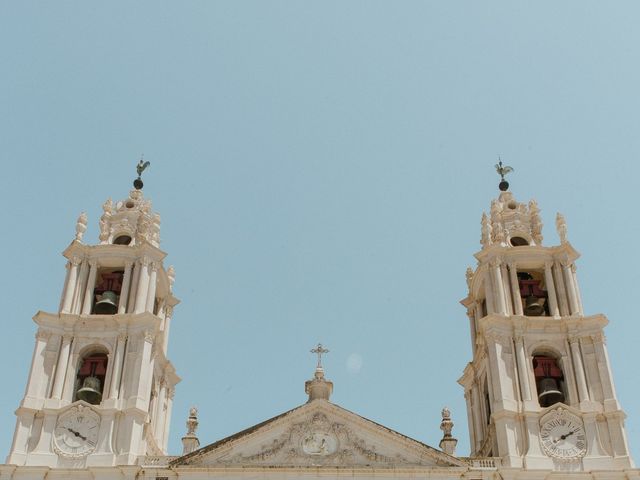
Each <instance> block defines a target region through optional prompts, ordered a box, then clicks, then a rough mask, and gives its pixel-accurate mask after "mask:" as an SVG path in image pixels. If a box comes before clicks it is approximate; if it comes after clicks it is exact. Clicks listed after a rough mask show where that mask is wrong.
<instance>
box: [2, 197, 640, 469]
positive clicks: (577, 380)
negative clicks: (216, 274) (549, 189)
mask: <svg viewBox="0 0 640 480" xmlns="http://www.w3.org/2000/svg"><path fill="white" fill-rule="evenodd" d="M103 209H104V214H103V216H102V218H101V220H100V243H99V244H98V245H93V246H90V245H85V244H83V243H82V238H83V235H84V232H85V230H86V225H87V218H86V215H84V214H82V215H81V216H80V217H79V218H78V222H77V225H76V236H75V240H74V241H73V242H72V243H71V245H70V246H69V247H68V248H67V249H66V250H65V252H64V255H65V257H66V258H67V259H68V260H69V263H68V271H67V275H66V279H65V283H64V289H63V294H62V298H61V302H60V309H59V312H58V313H55V314H53V313H45V312H38V313H37V314H36V315H35V317H34V321H35V322H36V324H37V325H38V330H37V333H36V342H35V349H34V354H33V360H32V365H31V372H30V374H29V378H28V380H27V388H26V392H25V396H24V399H23V400H22V402H21V404H20V406H19V408H18V410H17V411H16V415H17V424H16V430H15V433H14V441H13V445H12V448H11V452H10V453H9V456H8V458H7V463H6V464H5V465H0V480H4V479H45V478H46V479H150V480H164V479H177V478H184V479H194V480H195V479H214V478H218V479H220V480H223V479H224V480H227V479H230V478H238V479H246V480H248V479H255V478H261V479H264V480H270V479H273V480H281V479H289V478H320V477H322V478H325V479H339V478H347V477H348V478H358V479H362V480H369V479H371V480H373V479H378V480H380V479H404V478H406V479H415V478H433V479H465V480H466V479H468V480H485V479H486V480H489V479H491V480H494V479H499V478H505V479H511V478H513V479H523V480H525V479H527V480H534V479H543V478H544V479H563V480H564V479H568V478H572V479H575V480H584V479H586V478H593V479H594V480H597V479H599V478H602V479H605V478H606V479H607V480H617V479H620V480H622V479H635V478H639V477H640V471H639V470H636V469H635V468H634V465H633V463H632V460H631V458H630V456H629V449H628V446H627V439H626V433H625V428H624V418H625V415H624V412H623V411H622V409H621V407H620V405H619V403H618V400H617V398H616V393H615V388H614V385H613V379H612V375H611V369H610V366H609V359H608V355H607V350H606V342H605V337H604V333H603V329H604V327H605V326H606V324H607V319H606V317H605V316H604V315H601V314H597V315H585V313H584V312H583V308H582V301H581V297H580V289H579V286H578V282H577V276H576V269H575V261H576V259H577V258H578V253H577V252H576V250H575V249H574V248H573V247H572V246H571V244H570V243H569V241H568V240H567V228H566V223H565V221H564V218H563V217H562V216H561V215H558V219H557V222H556V224H557V228H558V232H559V235H560V239H561V244H560V245H557V246H551V247H546V246H543V245H542V240H543V238H542V222H541V221H540V216H539V210H538V207H537V204H536V203H535V202H533V201H532V202H529V203H528V204H523V203H519V202H517V201H516V200H515V198H514V197H513V195H512V194H511V193H510V192H507V191H503V192H502V193H501V194H500V196H499V198H498V199H497V200H494V201H493V203H492V205H491V212H490V215H489V216H487V215H483V218H482V233H481V244H482V249H481V251H480V252H478V253H477V254H476V259H477V266H476V268H475V269H468V270H467V283H468V286H469V293H468V296H467V297H466V298H465V299H464V300H463V301H462V304H463V305H464V306H465V307H466V308H467V313H468V316H469V321H470V327H471V340H472V345H473V358H472V360H471V362H470V363H469V364H468V366H467V367H466V368H465V371H464V373H463V375H462V377H461V378H460V383H461V385H462V386H463V388H464V394H465V398H466V401H467V407H468V409H467V414H468V422H469V432H470V437H471V456H470V457H458V456H455V449H456V443H457V440H456V439H455V438H454V436H453V434H452V429H453V421H452V419H451V415H450V412H449V411H448V409H446V408H445V409H444V410H443V412H442V423H441V425H440V428H441V429H442V431H443V438H442V440H441V442H440V449H436V448H433V447H430V446H428V445H425V444H423V443H421V442H419V441H416V440H413V439H411V438H409V437H406V436H404V435H402V434H400V433H398V432H395V431H393V430H390V429H388V428H385V427H383V426H382V425H379V424H377V423H375V422H372V421H370V420H367V419H365V418H363V417H360V416H359V415H357V414H355V413H352V412H349V411H347V410H345V409H343V408H341V407H339V406H337V405H335V404H333V403H332V402H331V401H330V396H331V393H332V389H333V384H332V383H331V382H330V381H329V380H327V379H326V378H325V373H324V369H323V368H322V365H321V356H322V353H324V352H326V351H327V350H326V349H323V348H322V346H321V345H318V347H317V348H316V349H314V350H312V351H313V352H314V353H317V354H318V365H317V368H316V370H315V373H314V375H313V377H312V378H311V379H310V380H308V381H307V382H306V383H305V391H306V393H307V394H308V395H309V401H308V402H307V403H306V404H304V405H301V406H299V407H296V408H294V409H292V410H290V411H288V412H285V413H283V414H281V415H278V416H277V417H274V418H272V419H270V420H267V421H265V422H263V423H261V424H259V425H256V426H254V427H251V428H249V429H247V430H244V431H242V432H239V433H237V434H235V435H232V436H231V437H228V438H225V439H222V440H219V441H217V442H215V443H212V444H209V445H206V446H204V447H202V448H200V440H199V439H198V437H197V433H196V430H197V427H198V419H197V410H196V409H195V408H193V409H192V410H191V412H190V413H189V417H188V420H187V433H186V435H185V436H184V437H182V442H183V448H184V451H183V454H182V455H181V456H173V457H172V456H167V452H166V448H167V442H168V438H169V437H168V435H169V432H168V425H169V419H170V416H171V406H172V400H173V395H174V392H175V385H176V384H177V382H178V381H179V378H178V376H177V375H176V373H175V370H174V368H173V366H172V364H171V363H170V362H169V360H168V359H167V358H166V351H167V342H168V336H169V327H170V322H171V317H172V313H173V308H174V307H175V306H176V305H177V303H178V300H177V299H176V298H175V297H174V296H173V294H172V285H173V282H174V277H175V275H174V272H173V269H172V268H171V267H169V268H168V269H166V270H165V268H164V265H163V261H164V258H165V253H164V252H162V251H161V250H160V249H159V242H160V236H159V233H160V230H159V225H160V217H159V216H158V215H157V214H154V213H152V211H151V204H150V202H148V201H147V200H145V199H144V198H143V196H142V192H141V191H140V190H134V191H132V192H131V194H130V196H129V198H127V199H126V200H124V201H122V202H118V203H117V204H116V205H115V206H114V205H113V203H112V202H111V201H107V202H106V203H105V205H104V207H103ZM95 379H97V380H98V382H99V383H98V385H99V387H95V381H96V380H95Z"/></svg>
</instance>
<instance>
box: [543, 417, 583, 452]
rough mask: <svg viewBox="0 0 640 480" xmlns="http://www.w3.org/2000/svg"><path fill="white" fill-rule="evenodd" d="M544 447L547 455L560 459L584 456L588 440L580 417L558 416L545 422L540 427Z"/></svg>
mask: <svg viewBox="0 0 640 480" xmlns="http://www.w3.org/2000/svg"><path fill="white" fill-rule="evenodd" d="M540 439H541V440H542V448H543V449H544V451H545V452H546V453H547V455H549V456H552V457H556V458H559V459H567V460H569V459H574V458H579V457H582V456H584V454H585V453H586V451H587V440H586V436H585V432H584V426H583V425H582V422H580V421H579V420H578V419H574V418H570V417H569V416H564V415H562V416H557V417H556V418H552V419H551V420H547V421H546V422H543V423H542V425H541V429H540Z"/></svg>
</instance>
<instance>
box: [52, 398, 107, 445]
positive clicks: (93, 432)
mask: <svg viewBox="0 0 640 480" xmlns="http://www.w3.org/2000/svg"><path fill="white" fill-rule="evenodd" d="M99 426H100V417H99V416H98V415H97V414H96V413H94V412H93V411H91V410H90V409H88V408H86V407H85V408H83V409H82V410H80V409H78V408H73V409H71V410H69V411H68V412H66V413H64V414H63V415H61V416H60V418H58V423H57V425H56V428H55V430H54V438H55V443H56V446H57V447H58V449H59V450H60V452H61V453H63V454H66V455H70V456H78V457H80V456H84V455H87V454H89V453H91V452H92V451H93V450H95V448H96V443H97V441H98V430H99Z"/></svg>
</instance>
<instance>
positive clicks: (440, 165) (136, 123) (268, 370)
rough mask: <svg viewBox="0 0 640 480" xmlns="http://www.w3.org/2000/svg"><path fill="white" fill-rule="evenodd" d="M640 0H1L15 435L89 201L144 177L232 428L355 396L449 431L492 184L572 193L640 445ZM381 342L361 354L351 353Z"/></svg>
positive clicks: (7, 312)
mask: <svg viewBox="0 0 640 480" xmlns="http://www.w3.org/2000/svg"><path fill="white" fill-rule="evenodd" d="M638 14H640V6H639V5H638V4H637V2H606V3H605V2H589V1H573V2H572V1H567V2H512V1H505V2H471V1H469V2H459V1H447V2H426V1H421V2H417V1H403V2H390V1H389V2H380V1H373V0H367V1H350V2H344V1H324V2H299V1H269V2H266V1H229V2H204V1H203V2H195V1H192V2H146V1H141V2H135V3H131V2H108V3H98V2H75V1H69V2H56V3H51V2H30V1H22V2H2V3H0V45H2V47H0V61H1V64H2V66H3V75H1V76H0V107H1V111H2V112H3V115H1V116H0V132H1V133H0V162H1V166H2V175H0V200H1V201H2V205H3V207H4V208H3V213H2V217H1V218H2V222H3V225H4V228H3V232H4V235H2V236H0V251H2V252H4V255H3V262H4V275H3V278H4V281H3V282H2V298H3V305H4V309H3V313H4V314H3V319H2V322H3V328H4V331H5V332H6V333H5V335H3V336H2V340H1V341H2V347H3V348H2V349H0V361H2V363H3V364H4V365H5V368H4V369H3V374H4V385H5V388H3V389H2V392H0V431H2V432H4V435H1V436H0V452H8V450H9V447H10V442H11V432H12V431H13V426H14V416H13V411H14V410H15V408H16V407H17V406H18V404H19V401H20V399H21V397H22V394H23V389H24V385H25V382H26V377H27V373H28V368H29V363H30V361H31V352H32V348H33V335H34V333H35V328H34V324H33V323H32V322H31V320H30V318H31V317H32V316H33V315H34V314H35V312H36V311H37V310H39V309H42V310H47V311H54V310H55V309H56V308H57V306H58V301H59V296H60V292H61V288H62V282H63V279H64V261H63V258H62V257H61V256H60V252H61V251H62V250H63V249H64V248H65V247H66V246H67V244H68V243H69V242H70V241H71V240H72V238H73V233H74V225H75V220H76V218H77V216H78V214H79V213H80V212H81V211H87V213H88V215H89V231H88V232H87V234H86V236H85V240H86V241H95V240H96V238H97V222H98V217H99V214H100V206H101V205H102V203H103V202H104V201H105V200H106V198H108V197H112V198H114V199H121V198H124V197H126V195H127V192H128V190H129V188H130V185H131V181H132V180H133V177H134V175H133V173H134V166H135V164H136V162H137V160H138V159H139V157H140V154H141V153H143V152H144V155H145V159H148V160H150V161H151V167H150V169H149V170H148V171H147V172H146V173H145V184H146V185H145V190H144V191H145V195H146V196H147V197H149V198H151V199H152V200H153V202H154V207H155V209H156V210H157V211H158V212H159V213H160V214H161V215H162V221H163V224H162V232H161V234H162V242H163V243H162V248H163V249H164V250H165V251H166V252H168V254H169V257H168V261H167V264H173V265H175V268H176V272H177V275H176V276H177V279H176V285H175V292H176V294H177V296H178V297H180V298H181V300H182V304H181V305H180V306H179V307H178V308H177V309H176V312H175V316H174V323H173V326H172V338H171V340H170V357H171V359H172V361H173V362H174V364H175V366H176V368H177V370H178V372H179V374H180V375H181V376H182V378H183V381H182V383H181V384H180V385H179V387H178V390H177V393H176V397H175V407H174V414H173V422H172V440H171V443H170V450H171V452H172V453H176V452H179V450H180V441H179V439H180V437H181V436H182V435H183V433H184V431H185V427H184V421H185V420H186V416H187V413H188V408H189V406H190V405H192V404H195V405H197V406H198V407H199V409H200V417H201V419H200V420H201V422H200V429H199V434H200V439H201V442H202V443H205V444H206V443H210V442H213V441H215V440H217V439H219V438H222V437H223V436H226V435H229V434H232V433H235V432H237V431H239V430H241V429H243V428H245V427H248V426H250V425H253V424H255V423H257V422H259V421H262V420H264V419H266V418H269V417H271V416H273V415H276V414H278V413H280V412H282V411H285V410H287V409H289V408H292V407H294V406H296V405H298V404H301V403H303V402H304V401H305V400H306V397H305V395H304V390H303V385H304V381H305V380H306V379H308V378H309V377H310V376H311V374H312V372H313V368H314V365H315V364H314V361H315V359H314V356H313V355H312V354H311V353H309V350H310V349H311V348H312V347H313V346H314V345H315V344H316V343H317V342H318V341H321V342H323V343H324V344H326V345H327V346H328V347H329V349H330V350H331V352H330V353H329V354H328V355H327V356H326V361H325V365H326V372H327V376H328V377H329V378H330V379H331V380H333V381H334V383H335V390H334V395H333V397H332V399H333V400H334V401H335V402H336V403H338V404H340V405H342V406H343V407H345V408H348V409H350V410H352V411H355V412H357V413H359V414H361V415H363V416H365V417H368V418H371V419H373V420H375V421H377V422H379V423H382V424H385V425H386V426H388V427H390V428H393V429H396V430H398V431H400V432H402V433H404V434H407V435H409V436H412V437H414V438H416V439H419V440H421V441H424V442H427V443H429V444H431V445H434V446H437V443H438V441H439V439H440V437H441V432H440V430H439V428H438V426H439V421H440V409H441V408H442V407H443V406H444V405H448V406H449V407H450V408H451V410H452V414H453V419H454V422H455V423H456V426H455V427H454V433H455V434H456V435H457V437H458V438H459V439H460V444H459V449H458V451H459V453H461V454H467V453H468V439H467V428H466V408H465V406H464V399H463V392H462V389H461V388H460V387H459V386H458V385H457V383H456V380H457V378H458V377H459V375H460V374H461V372H462V369H463V368H464V366H465V364H466V363H467V362H468V361H469V360H470V341H469V338H468V324H467V318H466V315H465V311H464V309H463V308H462V306H460V305H459V303H458V301H459V300H460V299H462V298H463V297H465V295H466V285H465V280H464V272H465V269H466V267H467V266H468V265H474V258H473V254H474V253H475V252H476V251H477V250H478V249H479V238H480V217H481V214H482V211H483V210H487V209H488V207H489V204H490V201H491V199H492V198H494V197H495V196H496V195H497V193H498V192H497V182H498V177H497V175H496V174H495V172H494V171H493V165H494V164H495V163H496V160H497V156H498V155H501V156H502V158H503V160H504V161H505V163H507V164H509V165H511V166H513V167H514V168H515V170H516V171H515V173H514V174H513V175H512V177H511V179H510V180H511V184H512V191H513V192H514V194H515V195H516V197H517V198H518V199H520V200H523V201H526V200H528V199H530V198H536V199H537V200H538V203H539V205H540V207H541V209H542V215H543V220H544V221H545V224H546V227H545V229H544V234H545V243H546V244H547V245H549V244H555V243H557V235H556V233H555V229H554V228H553V220H554V218H555V212H556V211H561V212H563V213H564V214H565V217H566V218H567V222H568V227H569V238H570V240H571V242H572V243H573V245H574V246H575V247H576V248H577V249H578V250H579V251H580V252H581V253H582V254H583V257H582V258H581V259H580V261H579V263H578V268H579V270H578V275H579V281H580V285H581V288H582V297H583V300H584V303H585V309H586V311H587V312H588V313H596V312H603V313H605V314H607V315H608V317H609V319H610V321H611V324H610V326H609V327H608V329H607V335H608V346H609V352H610V356H611V361H612V364H613V371H614V378H615V380H616V386H617V390H618V395H619V397H620V400H621V403H622V405H623V407H624V409H625V410H626V412H627V414H628V422H627V425H628V430H629V434H630V444H631V449H632V452H633V453H634V456H635V457H636V458H640V455H639V453H640V401H639V400H638V398H639V395H638V393H640V391H639V389H638V386H637V364H638V362H637V359H635V357H634V354H635V353H636V351H637V340H638V338H640V326H639V323H638V318H637V317H638V314H637V311H638V309H637V303H636V302H637V290H638V285H640V281H639V280H640V278H639V276H638V273H637V272H638V265H639V264H640V254H639V253H638V252H639V251H638V248H637V247H636V243H637V239H638V238H639V237H640V219H639V216H638V209H637V204H638V199H637V191H638V178H639V173H640V167H639V166H638V162H637V159H638V158H639V153H640V140H639V136H638V134H637V132H638V131H639V127H640V122H639V117H638V112H639V111H640V108H639V107H640V97H639V95H638V92H639V90H638V85H640V67H639V65H640V62H639V61H638V60H639V56H640V51H639V48H638V45H640V38H639V37H640V31H639V30H638V29H637V22H636V19H637V18H638ZM358 359H360V360H361V366H360V368H359V369H358V368H353V367H354V361H355V365H356V366H357V364H358V363H359V362H358Z"/></svg>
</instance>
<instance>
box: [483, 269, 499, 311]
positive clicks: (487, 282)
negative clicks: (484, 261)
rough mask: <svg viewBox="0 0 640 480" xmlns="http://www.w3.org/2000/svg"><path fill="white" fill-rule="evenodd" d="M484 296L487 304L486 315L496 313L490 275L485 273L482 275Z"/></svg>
mask: <svg viewBox="0 0 640 480" xmlns="http://www.w3.org/2000/svg"><path fill="white" fill-rule="evenodd" d="M484 294H485V300H486V302H487V314H488V315H490V314H492V313H496V308H495V300H494V296H493V287H492V286H491V275H490V274H489V272H485V274H484Z"/></svg>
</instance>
